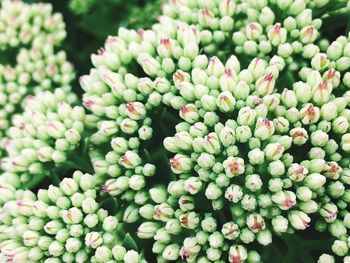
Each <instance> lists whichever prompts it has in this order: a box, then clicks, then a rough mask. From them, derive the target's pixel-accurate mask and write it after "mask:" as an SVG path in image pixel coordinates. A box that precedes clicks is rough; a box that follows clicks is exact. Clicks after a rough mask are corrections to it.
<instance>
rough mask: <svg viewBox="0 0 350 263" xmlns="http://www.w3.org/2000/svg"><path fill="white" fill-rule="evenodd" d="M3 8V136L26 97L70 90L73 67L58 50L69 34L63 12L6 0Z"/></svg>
mask: <svg viewBox="0 0 350 263" xmlns="http://www.w3.org/2000/svg"><path fill="white" fill-rule="evenodd" d="M0 6H1V11H0V49H1V50H2V52H3V53H4V54H6V55H4V56H2V57H1V58H0V139H1V137H3V136H4V135H5V131H6V130H7V129H8V128H9V127H10V126H11V119H12V117H13V115H14V114H16V113H20V112H22V106H23V105H22V104H23V100H24V98H25V97H26V96H27V95H33V94H36V93H38V92H40V91H43V90H50V89H54V88H58V87H60V88H62V89H64V90H66V91H70V90H71V87H70V83H71V81H72V80H73V78H74V70H73V66H72V65H71V64H70V63H69V62H68V61H67V59H66V54H65V52H64V51H57V50H56V46H58V45H59V44H60V43H61V42H62V40H63V39H64V38H65V36H66V32H65V24H64V22H63V19H62V15H61V14H59V13H55V14H53V13H52V6H51V5H50V4H42V3H40V4H32V5H29V4H26V3H24V2H22V1H2V2H1V5H0Z"/></svg>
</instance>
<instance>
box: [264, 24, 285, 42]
mask: <svg viewBox="0 0 350 263" xmlns="http://www.w3.org/2000/svg"><path fill="white" fill-rule="evenodd" d="M267 37H268V39H269V41H270V42H271V44H272V45H273V46H278V45H281V44H283V43H285V42H286V40H287V30H286V29H285V28H283V27H282V26H281V24H279V23H277V24H275V25H274V26H272V27H271V28H270V30H269V31H268V33H267Z"/></svg>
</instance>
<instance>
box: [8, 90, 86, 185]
mask: <svg viewBox="0 0 350 263" xmlns="http://www.w3.org/2000/svg"><path fill="white" fill-rule="evenodd" d="M71 95H72V94H71V93H70V92H65V91H64V90H63V89H55V91H54V92H50V91H42V92H39V93H38V94H37V95H36V96H28V97H27V98H26V100H25V102H24V112H23V113H21V114H17V115H15V116H14V117H13V126H12V127H10V128H9V129H8V131H7V137H5V139H3V140H2V144H3V147H4V149H5V152H6V157H4V158H3V159H2V160H1V168H2V169H3V170H5V171H6V172H12V173H17V174H19V175H21V177H22V182H26V181H28V180H30V179H31V177H32V176H33V175H42V174H44V173H45V169H48V168H49V167H53V166H54V165H55V164H56V165H59V164H62V163H63V162H65V161H66V160H67V154H68V153H70V152H72V151H73V150H74V149H75V148H77V146H78V145H79V143H80V139H81V134H82V133H83V131H84V120H85V111H84V108H82V107H80V106H73V105H71V103H69V101H71V102H72V100H73V101H74V100H75V96H73V97H72V96H71Z"/></svg>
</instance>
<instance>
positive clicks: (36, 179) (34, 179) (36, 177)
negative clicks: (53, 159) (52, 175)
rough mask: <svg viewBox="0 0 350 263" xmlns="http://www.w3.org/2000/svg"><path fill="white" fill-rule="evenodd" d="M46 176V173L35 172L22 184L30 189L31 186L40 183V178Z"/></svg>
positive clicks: (42, 178) (33, 186)
mask: <svg viewBox="0 0 350 263" xmlns="http://www.w3.org/2000/svg"><path fill="white" fill-rule="evenodd" d="M46 176H48V174H47V173H46V174H45V173H42V174H37V175H33V176H32V178H31V179H30V180H29V181H27V182H25V183H24V184H23V188H24V189H29V190H32V189H33V188H35V187H36V186H37V185H38V184H40V182H41V181H42V180H44V178H45V177H46Z"/></svg>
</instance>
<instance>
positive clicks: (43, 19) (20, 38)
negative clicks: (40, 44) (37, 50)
mask: <svg viewBox="0 0 350 263" xmlns="http://www.w3.org/2000/svg"><path fill="white" fill-rule="evenodd" d="M65 37H66V31H65V24H64V22H63V17H62V15H61V14H59V13H55V14H52V6H51V5H50V4H43V3H38V4H32V5H28V4H26V3H24V2H22V1H10V0H4V1H1V11H0V49H2V50H4V49H7V48H15V47H19V46H26V45H30V44H31V43H33V42H35V41H38V40H41V41H45V42H46V43H48V44H51V45H57V44H59V43H60V42H61V41H62V40H63V39H64V38H65Z"/></svg>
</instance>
